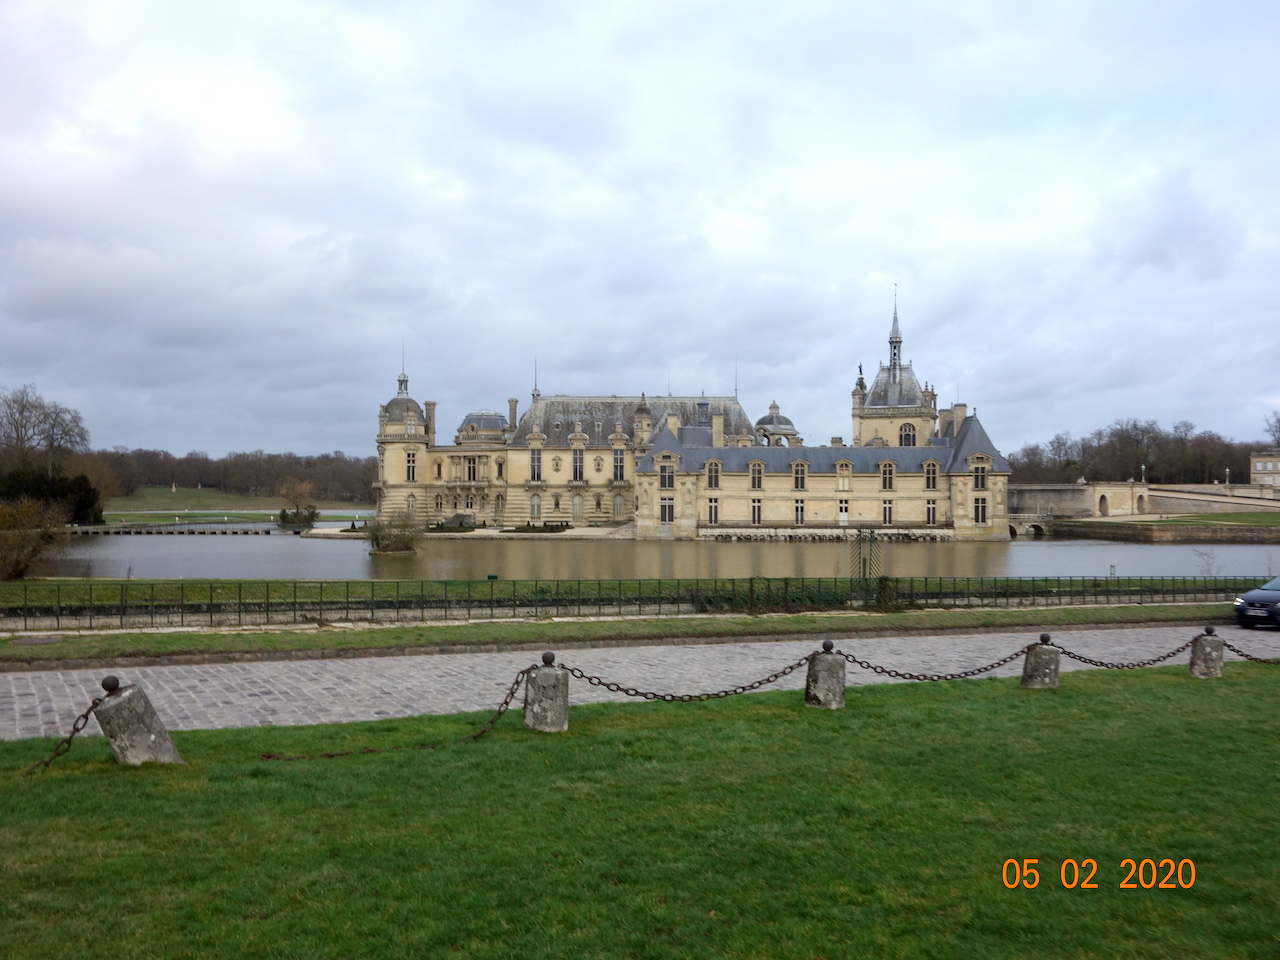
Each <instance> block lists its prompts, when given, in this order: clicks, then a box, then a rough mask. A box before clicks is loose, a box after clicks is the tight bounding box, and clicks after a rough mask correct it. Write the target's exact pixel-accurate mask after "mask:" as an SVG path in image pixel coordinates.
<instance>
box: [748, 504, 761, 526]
mask: <svg viewBox="0 0 1280 960" xmlns="http://www.w3.org/2000/svg"><path fill="white" fill-rule="evenodd" d="M763 513H764V508H763V507H762V506H761V501H760V500H752V501H751V522H752V523H754V524H756V525H757V526H759V525H760V523H761V522H762V521H763V517H762V516H761V515H762V514H763Z"/></svg>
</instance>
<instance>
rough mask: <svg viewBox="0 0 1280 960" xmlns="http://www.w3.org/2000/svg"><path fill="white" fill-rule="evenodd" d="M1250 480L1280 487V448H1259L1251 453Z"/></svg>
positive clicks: (1261, 484)
mask: <svg viewBox="0 0 1280 960" xmlns="http://www.w3.org/2000/svg"><path fill="white" fill-rule="evenodd" d="M1249 482H1250V483H1251V484H1257V485H1259V486H1266V487H1280V449H1277V450H1258V451H1255V452H1254V453H1251V454H1249Z"/></svg>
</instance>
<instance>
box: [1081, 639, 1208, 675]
mask: <svg viewBox="0 0 1280 960" xmlns="http://www.w3.org/2000/svg"><path fill="white" fill-rule="evenodd" d="M1204 636H1207V634H1203V633H1202V634H1200V636H1198V637H1194V638H1192V639H1191V640H1188V641H1187V642H1186V643H1184V644H1183V645H1182V646H1180V647H1179V648H1178V649H1177V650H1170V651H1169V652H1168V653H1166V654H1164V655H1162V656H1159V657H1152V658H1151V659H1150V660H1138V661H1137V662H1135V663H1107V662H1105V661H1103V660H1090V659H1089V658H1088V657H1082V656H1081V655H1080V654H1078V653H1072V652H1071V651H1070V650H1066V649H1064V648H1062V647H1058V649H1059V650H1062V652H1063V653H1064V654H1065V655H1066V656H1068V657H1070V658H1071V659H1072V660H1079V661H1080V662H1081V663H1088V664H1091V665H1093V666H1095V667H1106V668H1107V669H1108V670H1132V669H1134V668H1135V667H1151V666H1154V665H1155V664H1157V663H1160V662H1162V661H1164V660H1168V659H1170V658H1171V657H1176V656H1177V655H1178V654H1180V653H1182V652H1183V651H1185V650H1189V649H1191V645H1192V644H1193V643H1195V642H1196V640H1199V639H1201V638H1202V637H1204Z"/></svg>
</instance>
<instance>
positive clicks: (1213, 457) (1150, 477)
mask: <svg viewBox="0 0 1280 960" xmlns="http://www.w3.org/2000/svg"><path fill="white" fill-rule="evenodd" d="M1265 430H1266V433H1267V434H1268V436H1269V438H1270V441H1269V442H1267V441H1254V442H1251V443H1241V442H1237V441H1235V440H1228V439H1226V438H1225V437H1223V436H1222V435H1220V434H1217V433H1214V432H1213V431H1211V430H1202V431H1199V432H1197V431H1196V428H1195V424H1193V423H1189V422H1188V421H1186V420H1182V421H1179V422H1178V423H1175V424H1174V425H1173V428H1172V429H1171V430H1165V429H1164V428H1162V427H1161V426H1160V425H1159V423H1157V422H1156V421H1155V420H1133V419H1127V420H1126V419H1122V420H1117V421H1116V422H1115V423H1113V424H1111V425H1110V426H1108V427H1102V428H1101V429H1098V430H1095V431H1093V433H1091V434H1089V435H1088V436H1087V437H1072V436H1071V434H1069V433H1059V434H1058V435H1057V436H1055V437H1054V438H1053V439H1052V440H1050V441H1049V442H1048V443H1045V444H1040V443H1029V444H1027V445H1026V446H1024V447H1023V448H1022V449H1021V450H1018V451H1016V452H1014V453H1011V454H1010V455H1009V457H1008V460H1009V465H1010V466H1011V467H1012V468H1013V473H1012V475H1011V476H1010V482H1011V483H1074V482H1076V481H1077V480H1079V479H1081V478H1083V479H1085V480H1087V481H1090V482H1123V481H1126V480H1141V479H1143V477H1144V476H1145V477H1146V480H1147V482H1148V483H1169V484H1173V483H1214V482H1218V483H1225V482H1226V481H1227V479H1228V473H1227V471H1230V475H1229V476H1230V480H1231V482H1232V483H1248V482H1249V454H1250V452H1252V451H1254V450H1259V449H1261V448H1263V447H1265V446H1272V447H1276V446H1280V411H1276V412H1273V413H1271V414H1269V415H1268V416H1267V418H1266V423H1265Z"/></svg>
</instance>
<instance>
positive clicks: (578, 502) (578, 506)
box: [573, 493, 582, 517]
mask: <svg viewBox="0 0 1280 960" xmlns="http://www.w3.org/2000/svg"><path fill="white" fill-rule="evenodd" d="M573 515H574V516H575V517H581V516H582V494H580V493H575V494H574V495H573Z"/></svg>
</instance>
